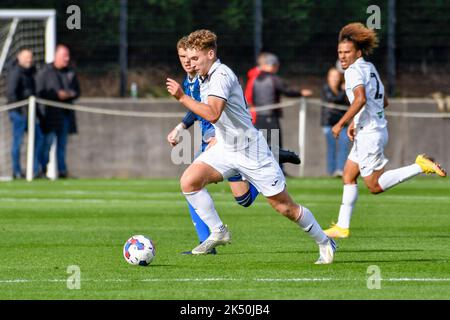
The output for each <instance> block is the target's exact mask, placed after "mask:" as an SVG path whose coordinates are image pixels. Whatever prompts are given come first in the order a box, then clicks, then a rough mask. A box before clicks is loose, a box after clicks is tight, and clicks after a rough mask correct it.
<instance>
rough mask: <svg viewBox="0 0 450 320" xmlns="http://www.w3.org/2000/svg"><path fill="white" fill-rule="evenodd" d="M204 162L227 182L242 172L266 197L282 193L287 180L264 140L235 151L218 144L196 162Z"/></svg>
mask: <svg viewBox="0 0 450 320" xmlns="http://www.w3.org/2000/svg"><path fill="white" fill-rule="evenodd" d="M199 161H200V162H204V163H206V164H208V165H210V166H211V167H213V168H214V169H215V170H217V171H218V172H219V173H220V174H221V175H222V176H223V179H224V180H226V179H228V178H230V177H232V176H235V175H236V174H238V173H240V174H241V175H242V176H243V177H244V178H245V179H247V180H248V181H249V182H250V183H252V184H253V185H254V186H255V187H256V189H258V190H259V191H260V192H261V193H262V194H263V195H264V196H265V197H271V196H274V195H277V194H279V193H281V192H282V191H283V190H284V188H285V186H286V179H285V177H284V174H283V172H282V171H281V168H280V165H279V164H278V162H277V161H276V160H275V158H274V156H273V154H272V152H271V151H270V149H269V147H268V146H267V142H266V140H265V139H264V138H261V139H259V141H258V143H254V144H253V145H252V146H250V147H248V148H247V149H243V150H238V151H232V150H228V149H226V148H224V147H223V145H222V144H221V143H220V142H218V143H217V144H215V145H214V146H212V147H210V148H209V149H207V150H206V151H205V152H203V153H202V154H201V155H200V156H199V157H198V158H196V159H195V161H194V163H195V162H199Z"/></svg>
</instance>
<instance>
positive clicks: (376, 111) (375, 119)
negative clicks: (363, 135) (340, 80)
mask: <svg viewBox="0 0 450 320" xmlns="http://www.w3.org/2000/svg"><path fill="white" fill-rule="evenodd" d="M360 85H363V86H364V88H365V91H366V104H365V105H364V106H363V108H362V109H361V110H360V111H359V112H358V114H356V116H355V118H354V121H355V127H356V129H357V130H358V131H364V132H369V131H375V130H379V129H383V128H385V127H386V125H387V121H386V119H385V116H384V94H385V92H384V86H383V83H382V82H381V80H380V76H379V75H378V72H377V70H376V69H375V66H374V65H373V64H372V63H370V62H367V61H366V60H364V59H363V58H362V57H361V58H359V59H357V60H356V61H355V62H354V63H353V64H352V65H351V66H350V67H348V68H347V70H345V92H346V94H347V97H348V100H349V101H350V103H353V101H354V100H355V95H354V93H353V90H354V89H355V88H356V87H358V86H360Z"/></svg>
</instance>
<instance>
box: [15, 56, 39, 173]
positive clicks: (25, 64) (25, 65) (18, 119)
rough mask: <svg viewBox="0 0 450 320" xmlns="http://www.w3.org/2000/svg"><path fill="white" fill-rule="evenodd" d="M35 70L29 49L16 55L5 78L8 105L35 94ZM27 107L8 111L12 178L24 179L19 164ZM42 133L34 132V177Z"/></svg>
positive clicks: (37, 164)
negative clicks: (10, 134)
mask: <svg viewBox="0 0 450 320" xmlns="http://www.w3.org/2000/svg"><path fill="white" fill-rule="evenodd" d="M35 72H36V68H35V66H34V65H33V52H32V51H31V50H30V49H22V50H20V51H19V53H18V54H17V59H16V60H15V61H14V62H13V65H12V67H11V69H10V70H9V72H8V77H7V84H6V85H7V89H6V91H7V99H8V103H13V102H17V101H21V100H25V99H28V98H29V97H30V96H32V95H34V94H35V93H36V87H35V82H34V75H35ZM27 111H28V107H27V106H23V107H19V108H15V109H12V110H10V111H9V119H10V120H11V124H12V148H11V156H12V163H13V178H14V179H20V178H24V177H25V174H24V173H23V172H22V168H21V163H20V148H21V146H22V142H23V136H24V133H25V131H26V130H27V126H28V112H27ZM42 139H43V136H42V132H41V130H40V127H39V125H38V124H37V125H36V130H35V152H34V166H33V171H34V175H35V176H38V175H39V161H38V155H39V153H40V150H41V146H42Z"/></svg>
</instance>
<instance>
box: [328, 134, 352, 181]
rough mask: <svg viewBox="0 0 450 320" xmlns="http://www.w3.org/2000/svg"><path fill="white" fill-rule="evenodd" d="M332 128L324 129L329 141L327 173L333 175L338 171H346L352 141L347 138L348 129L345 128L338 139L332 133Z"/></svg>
mask: <svg viewBox="0 0 450 320" xmlns="http://www.w3.org/2000/svg"><path fill="white" fill-rule="evenodd" d="M331 128H332V127H331V126H325V127H322V130H323V133H324V134H325V138H326V140H327V171H328V173H329V174H330V175H332V174H333V173H334V172H335V171H336V170H340V171H344V165H345V162H346V161H347V157H348V153H349V148H350V139H349V138H348V137H347V127H344V128H343V129H342V131H341V133H340V134H339V138H338V139H337V141H336V139H335V138H334V136H333V133H332V132H331Z"/></svg>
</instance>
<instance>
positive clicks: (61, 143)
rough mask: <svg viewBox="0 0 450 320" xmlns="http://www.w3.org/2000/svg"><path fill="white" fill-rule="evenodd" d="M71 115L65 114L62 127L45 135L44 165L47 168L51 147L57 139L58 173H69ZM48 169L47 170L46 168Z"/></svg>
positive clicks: (42, 155) (42, 156)
mask: <svg viewBox="0 0 450 320" xmlns="http://www.w3.org/2000/svg"><path fill="white" fill-rule="evenodd" d="M69 121H70V120H69V117H67V116H65V117H64V120H63V123H62V125H61V127H60V128H58V129H57V130H55V131H50V132H49V133H46V134H45V136H44V143H43V147H42V154H41V163H42V167H43V168H45V169H47V165H48V162H49V158H50V148H51V147H52V144H53V142H54V141H55V139H56V160H57V164H58V173H59V174H67V165H66V149H67V138H68V136H69V125H70V122H69ZM45 171H47V170H45Z"/></svg>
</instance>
